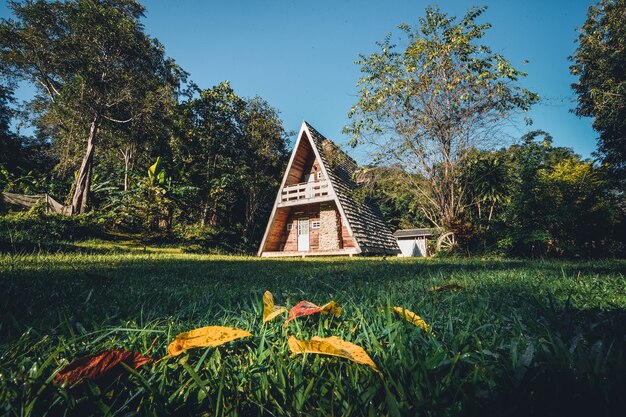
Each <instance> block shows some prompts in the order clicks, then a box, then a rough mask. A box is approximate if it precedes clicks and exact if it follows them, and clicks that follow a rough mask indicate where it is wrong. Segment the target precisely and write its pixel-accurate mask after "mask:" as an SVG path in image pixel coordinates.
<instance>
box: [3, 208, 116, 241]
mask: <svg viewBox="0 0 626 417" xmlns="http://www.w3.org/2000/svg"><path fill="white" fill-rule="evenodd" d="M104 226H105V219H103V218H101V217H98V216H95V215H93V214H85V215H80V216H75V217H69V216H65V215H61V214H55V213H46V211H45V209H44V207H43V205H35V206H33V208H32V209H31V210H30V211H29V212H23V213H12V214H7V215H4V216H0V252H11V253H15V252H22V251H27V252H30V251H32V250H34V249H37V250H42V249H43V250H55V249H64V248H65V247H66V246H70V245H71V242H77V241H83V240H87V239H92V238H94V237H99V236H102V235H103V228H104Z"/></svg>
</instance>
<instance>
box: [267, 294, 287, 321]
mask: <svg viewBox="0 0 626 417" xmlns="http://www.w3.org/2000/svg"><path fill="white" fill-rule="evenodd" d="M285 311H287V309H286V308H285V307H282V306H277V305H274V296H273V295H272V293H271V292H269V291H265V294H263V323H265V322H268V321H270V320H272V319H274V318H275V317H277V316H278V315H279V314H282V313H284V312H285Z"/></svg>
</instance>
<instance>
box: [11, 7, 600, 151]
mask: <svg viewBox="0 0 626 417" xmlns="http://www.w3.org/2000/svg"><path fill="white" fill-rule="evenodd" d="M591 3H592V1H587V0H491V1H483V2H479V1H477V0H447V1H443V0H442V1H439V2H431V1H423V0H378V1H375V0H343V1H340V0H335V1H329V0H314V1H312V0H307V1H301V0H271V1H270V0H267V1H259V0H257V1H244V0H240V1H235V0H230V1H222V0H219V1H218V0H213V1H211V0H205V1H200V0H185V1H183V0H178V1H172V0H145V1H144V5H145V6H146V9H147V10H146V18H145V20H144V23H145V27H146V31H147V32H148V33H149V34H150V35H151V36H154V37H156V38H158V39H159V40H160V41H161V42H162V43H163V44H164V45H165V48H166V51H167V54H168V55H170V56H171V57H173V58H174V59H175V60H176V61H177V62H178V63H179V64H180V65H181V66H182V67H183V68H184V69H185V70H186V71H188V72H189V73H190V74H191V79H192V80H193V81H195V82H196V83H197V84H198V85H199V86H200V87H202V88H208V87H211V86H213V85H215V84H217V83H219V82H221V81H223V80H230V82H231V85H232V86H233V88H234V90H235V92H236V93H237V94H238V95H240V96H245V97H252V96H256V95H259V96H261V97H263V98H264V99H266V100H267V101H268V102H269V103H270V104H271V105H272V106H273V107H275V108H277V109H278V110H279V111H280V112H281V117H282V119H283V121H284V123H285V127H286V129H287V130H294V131H297V130H298V129H299V127H300V123H301V122H302V120H307V121H308V122H309V123H311V124H312V125H313V126H314V127H316V128H317V129H318V130H319V131H320V132H321V133H322V134H324V135H325V136H327V137H329V138H331V139H333V140H335V141H336V142H338V143H345V142H346V141H347V137H345V136H344V135H342V133H341V130H342V127H343V126H345V125H346V124H347V123H348V116H347V114H348V111H349V110H350V108H351V107H352V106H353V105H354V103H355V102H356V93H357V87H356V83H357V81H358V79H359V75H360V72H359V67H358V66H357V65H355V64H354V61H355V60H356V59H358V55H359V53H364V54H369V53H371V52H373V51H374V50H375V49H376V46H375V42H376V41H379V40H382V39H383V38H384V37H385V35H386V34H387V33H388V32H393V31H395V29H396V27H397V25H398V24H399V23H401V22H404V23H408V24H410V25H414V24H415V23H416V22H417V19H418V18H419V17H420V16H423V13H424V9H425V7H426V6H428V5H438V6H439V7H440V8H441V9H442V10H443V11H444V12H446V13H449V14H451V15H456V16H462V15H463V14H464V12H465V11H466V10H467V9H468V8H469V7H472V6H482V5H487V6H488V7H489V8H488V10H487V12H486V13H485V14H484V15H483V16H482V17H481V20H480V21H481V22H489V23H491V24H492V25H493V28H492V29H491V30H489V31H488V34H487V36H486V37H485V38H484V42H485V43H486V44H487V45H489V46H491V47H492V49H493V50H494V51H496V52H500V53H502V54H503V55H504V56H505V57H506V58H507V59H509V60H510V61H511V62H512V63H513V64H514V65H515V66H517V67H518V68H520V69H522V70H524V71H526V72H528V77H527V78H526V79H524V80H522V84H523V86H525V87H527V88H529V89H531V90H533V91H535V92H537V93H539V94H540V95H541V97H542V98H543V100H544V101H543V103H542V104H540V105H537V106H536V107H535V108H534V109H533V110H532V111H531V112H530V114H529V116H530V117H531V118H532V119H533V120H534V124H533V126H532V129H543V130H546V131H548V132H550V133H551V134H552V135H553V136H554V138H555V144H556V145H559V146H568V147H571V148H573V149H574V150H575V151H576V152H577V153H579V154H581V155H583V156H584V157H590V156H591V152H593V151H594V149H595V147H596V140H595V138H596V137H597V134H596V133H595V132H594V131H593V130H592V128H591V120H590V119H579V118H577V117H576V116H575V115H573V114H572V113H570V109H572V108H573V107H574V95H573V92H572V90H571V89H570V84H571V83H572V82H573V81H574V77H572V76H571V75H570V74H569V65H570V64H569V61H568V56H570V55H572V54H573V52H574V49H575V47H576V44H575V40H576V28H577V27H580V26H581V25H582V24H583V22H584V20H585V17H586V10H587V7H588V6H589V5H590V4H591ZM8 13H9V12H8V9H7V7H6V2H5V0H0V16H3V17H4V16H7V15H8ZM524 60H527V61H529V62H528V64H523V61H524ZM528 130H529V128H528V127H526V126H523V125H520V126H518V128H517V129H516V130H513V131H512V132H511V133H512V134H513V135H514V136H516V137H519V136H521V135H522V134H523V133H525V132H527V131H528ZM349 153H350V154H352V155H353V156H355V157H356V158H357V159H358V160H359V162H361V163H363V162H366V161H365V160H364V159H365V156H364V154H361V153H360V152H359V151H353V150H350V151H349Z"/></svg>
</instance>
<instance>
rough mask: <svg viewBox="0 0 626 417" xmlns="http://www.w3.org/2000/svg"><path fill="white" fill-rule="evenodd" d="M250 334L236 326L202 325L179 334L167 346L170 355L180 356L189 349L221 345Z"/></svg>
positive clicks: (250, 334)
mask: <svg viewBox="0 0 626 417" xmlns="http://www.w3.org/2000/svg"><path fill="white" fill-rule="evenodd" d="M249 336H252V333H249V332H247V331H245V330H241V329H236V328H234V327H225V326H207V327H200V328H199V329H194V330H190V331H188V332H184V333H180V334H179V335H177V336H176V337H175V338H174V340H173V341H172V343H170V344H169V346H168V347H167V353H169V356H178V355H180V354H181V353H183V352H184V351H186V350H187V349H192V348H198V347H214V346H219V345H223V344H224V343H228V342H230V341H232V340H235V339H241V338H242V337H249Z"/></svg>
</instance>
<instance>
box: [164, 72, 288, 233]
mask: <svg viewBox="0 0 626 417" xmlns="http://www.w3.org/2000/svg"><path fill="white" fill-rule="evenodd" d="M180 114H181V117H180V119H179V121H178V126H177V134H176V135H175V137H174V139H173V142H172V148H173V153H174V163H175V164H176V166H177V170H178V171H179V172H180V173H181V177H182V178H183V179H184V180H185V181H186V182H187V183H188V184H190V185H193V186H195V187H197V188H198V199H197V201H196V203H195V206H194V207H193V208H192V209H191V210H190V212H191V213H194V214H195V215H197V217H196V219H195V220H196V221H197V222H198V223H199V224H200V225H201V226H205V225H210V226H222V227H224V226H233V225H236V224H241V228H240V229H239V228H238V230H239V232H240V233H241V234H242V235H243V236H244V237H246V238H251V237H252V236H253V235H254V234H255V230H254V224H255V223H256V222H257V221H258V220H259V218H261V217H264V216H265V215H266V214H267V213H268V212H269V209H271V204H272V202H273V196H272V195H271V194H270V193H267V190H268V189H275V188H276V187H278V182H279V181H280V178H281V174H282V170H283V168H284V165H285V163H286V160H287V151H286V143H287V140H286V134H285V130H284V128H283V126H282V122H281V120H280V118H279V117H278V112H277V111H276V110H275V109H273V108H272V107H270V106H269V104H268V103H267V102H265V101H264V100H262V99H260V98H258V97H257V98H253V99H244V98H241V97H239V96H238V95H237V94H235V92H234V91H233V89H232V88H231V86H230V83H228V82H227V81H225V82H222V83H220V84H218V85H217V86H215V87H213V88H211V89H206V90H199V91H197V96H194V97H192V98H190V99H189V100H186V101H185V102H183V103H182V104H181V110H180Z"/></svg>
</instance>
